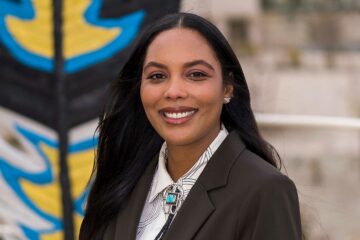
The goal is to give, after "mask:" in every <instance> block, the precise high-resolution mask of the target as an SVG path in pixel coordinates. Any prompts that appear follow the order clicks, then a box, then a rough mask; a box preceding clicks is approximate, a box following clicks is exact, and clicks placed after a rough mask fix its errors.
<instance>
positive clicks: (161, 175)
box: [149, 124, 229, 202]
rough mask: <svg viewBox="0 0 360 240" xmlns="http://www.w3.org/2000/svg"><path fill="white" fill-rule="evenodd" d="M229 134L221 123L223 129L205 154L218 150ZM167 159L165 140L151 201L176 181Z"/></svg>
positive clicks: (151, 190)
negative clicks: (167, 164) (168, 167)
mask: <svg viewBox="0 0 360 240" xmlns="http://www.w3.org/2000/svg"><path fill="white" fill-rule="evenodd" d="M228 134H229V133H228V131H227V130H226V128H225V126H224V125H223V124H221V129H220V131H219V133H218V135H217V137H216V138H215V139H214V140H213V141H212V143H211V144H210V145H209V147H208V148H207V149H206V150H208V149H210V151H206V150H205V151H204V153H203V154H206V153H207V154H209V153H211V155H212V154H213V153H214V152H215V151H216V149H217V148H218V147H219V146H220V145H221V143H222V142H223V141H224V140H225V138H226V136H227V135H228ZM203 154H202V155H203ZM210 157H211V156H210ZM202 158H203V156H200V158H199V159H198V160H197V162H198V161H199V160H200V159H202ZM166 161H167V145H166V142H164V143H163V145H162V146H161V149H160V154H159V160H158V166H157V169H156V172H155V175H154V178H153V182H152V185H151V189H150V196H149V202H152V201H154V199H155V198H156V197H157V196H158V194H160V193H161V192H162V191H163V190H164V189H165V188H166V187H167V186H169V185H171V184H173V183H174V181H173V180H172V178H171V177H170V175H169V173H168V171H167V169H166ZM197 162H196V163H195V164H194V166H195V165H197ZM206 163H207V161H206V162H203V163H202V164H206ZM194 166H193V167H194ZM190 171H192V168H191V169H190V170H189V171H188V172H190ZM188 172H187V173H188ZM187 173H185V174H184V175H183V177H184V176H187ZM183 177H181V178H180V179H179V180H178V182H179V181H181V180H182V178H183Z"/></svg>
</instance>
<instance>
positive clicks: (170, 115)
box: [160, 107, 198, 125]
mask: <svg viewBox="0 0 360 240" xmlns="http://www.w3.org/2000/svg"><path fill="white" fill-rule="evenodd" d="M197 111H198V110H197V109H196V108H189V107H180V108H164V109H162V110H160V114H161V115H162V117H163V119H164V120H165V122H167V123H169V124H177V125H179V124H183V123H186V122H188V121H190V120H191V119H192V118H193V116H194V115H195V114H196V112H197Z"/></svg>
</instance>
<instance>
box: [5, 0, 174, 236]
mask: <svg viewBox="0 0 360 240" xmlns="http://www.w3.org/2000/svg"><path fill="white" fill-rule="evenodd" d="M179 4H180V3H179V1H166V0H153V1H146V0H133V1H122V0H76V1H73V0H0V62H1V64H0V192H1V194H0V224H8V225H12V226H16V229H17V231H16V232H14V235H16V236H18V237H19V238H20V239H52V240H56V239H75V238H76V236H77V234H78V230H79V226H80V224H81V221H82V217H83V211H84V204H85V201H86V196H87V193H88V190H89V187H88V185H87V183H88V180H89V176H90V174H91V170H92V166H93V158H94V151H95V148H96V145H97V137H96V135H94V131H95V128H96V123H97V120H96V118H97V116H98V113H99V110H100V109H101V106H102V104H103V102H104V90H105V89H106V87H107V85H108V84H109V82H111V81H112V80H113V79H115V78H116V75H117V73H118V72H119V70H120V69H121V67H122V64H123V63H124V59H126V56H127V55H128V54H129V52H130V51H131V47H132V45H131V44H132V42H133V41H134V39H136V37H137V36H138V34H139V32H140V31H141V29H142V28H143V27H144V26H146V25H147V24H149V23H151V22H152V21H154V20H155V19H157V18H159V17H161V16H163V15H164V14H166V13H170V12H175V11H178V8H179ZM159 6H161V7H159ZM59 29H60V30H59ZM63 146H65V148H64V147H63ZM7 238H8V239H13V238H11V237H10V236H8V237H6V236H5V239H7Z"/></svg>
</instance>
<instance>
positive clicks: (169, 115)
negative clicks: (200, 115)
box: [164, 111, 195, 119]
mask: <svg viewBox="0 0 360 240" xmlns="http://www.w3.org/2000/svg"><path fill="white" fill-rule="evenodd" d="M194 112H195V111H189V112H182V113H169V112H164V115H165V116H166V117H168V118H174V119H179V118H184V117H187V116H190V115H192V114H194Z"/></svg>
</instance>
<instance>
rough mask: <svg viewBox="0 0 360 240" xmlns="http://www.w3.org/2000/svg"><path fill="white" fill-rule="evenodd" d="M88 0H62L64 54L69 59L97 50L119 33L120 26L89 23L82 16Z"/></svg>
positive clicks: (87, 5) (88, 2) (88, 3)
mask: <svg viewBox="0 0 360 240" xmlns="http://www.w3.org/2000/svg"><path fill="white" fill-rule="evenodd" d="M91 2H92V1H90V0H64V12H63V19H64V29H63V32H64V56H65V58H66V59H69V58H71V57H74V56H78V55H81V54H84V53H88V52H92V51H95V50H98V49H100V48H102V47H103V46H105V45H106V44H108V43H110V42H111V41H113V40H114V39H115V38H116V37H117V36H119V34H120V33H121V29H120V28H112V29H107V28H102V27H98V26H93V25H90V24H89V23H87V22H86V20H85V18H84V14H85V11H86V10H87V8H88V7H89V5H90V3H91Z"/></svg>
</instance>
